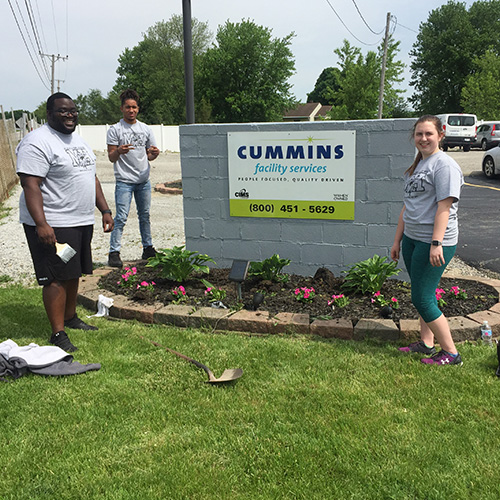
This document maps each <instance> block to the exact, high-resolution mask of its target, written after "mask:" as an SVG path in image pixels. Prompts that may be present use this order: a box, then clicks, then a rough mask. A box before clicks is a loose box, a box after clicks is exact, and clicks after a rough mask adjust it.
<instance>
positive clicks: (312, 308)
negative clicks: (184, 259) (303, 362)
mask: <svg viewBox="0 0 500 500" xmlns="http://www.w3.org/2000/svg"><path fill="white" fill-rule="evenodd" d="M136 268H137V275H136V276H137V281H136V282H137V283H141V282H142V281H147V282H151V281H154V282H155V283H156V285H155V286H154V290H153V291H147V290H137V289H136V288H135V285H134V287H130V288H124V287H123V286H120V285H118V284H117V282H118V281H120V280H121V275H122V273H123V272H124V271H122V270H120V269H117V270H113V271H111V272H110V273H109V274H108V275H106V276H104V277H102V278H101V280H100V287H101V288H104V289H106V290H108V291H110V292H113V293H115V294H120V295H126V296H128V297H130V298H131V299H132V300H134V301H137V302H143V303H145V304H149V303H152V302H161V303H163V304H166V305H168V304H171V303H172V301H173V300H174V299H175V297H174V296H173V295H172V293H171V290H172V289H173V288H174V287H176V286H178V285H179V283H176V282H173V281H170V280H166V279H163V278H159V277H158V270H155V269H152V268H147V267H145V265H144V263H140V264H137V265H136ZM229 271H230V270H229V269H211V270H210V274H209V275H205V274H200V275H197V276H195V277H194V278H193V279H190V280H188V281H186V282H185V283H182V286H184V288H185V289H186V292H187V294H186V297H187V300H186V302H185V303H186V304H187V305H192V306H194V307H209V306H210V302H209V300H208V299H207V298H206V297H205V293H204V292H205V286H204V285H203V284H202V283H201V281H200V280H199V278H204V279H206V280H207V281H209V282H210V283H211V284H213V285H214V286H215V287H216V288H222V289H223V290H225V291H226V292H227V297H226V299H225V300H224V304H225V305H226V306H227V307H229V308H231V307H237V304H238V302H240V301H239V300H238V287H237V283H235V282H232V281H229ZM287 276H288V281H287V282H283V283H272V282H270V281H262V280H258V279H255V278H249V277H247V279H246V280H245V282H244V283H242V286H241V290H242V301H241V302H242V303H243V307H245V308H247V309H253V308H254V307H253V303H252V299H253V296H254V294H255V293H258V292H261V293H263V295H264V302H263V303H262V304H261V305H260V306H259V310H266V311H269V312H270V313H271V314H277V313H279V312H295V313H308V314H309V315H310V318H311V320H314V319H316V318H341V317H342V318H350V319H351V320H352V321H353V322H354V323H356V322H357V321H358V320H359V319H361V318H379V317H380V316H381V314H380V313H381V309H380V307H379V306H377V305H374V304H372V302H371V296H369V295H365V296H361V295H352V294H351V295H349V299H350V304H349V305H348V306H347V307H345V308H335V309H334V310H332V308H331V307H330V306H328V301H329V300H330V298H331V296H332V295H333V294H335V295H338V294H340V293H343V290H342V283H343V282H344V280H343V278H342V277H336V276H334V275H333V273H332V272H330V271H329V270H327V269H325V268H321V269H318V271H317V272H316V274H315V276H314V277H312V278H306V277H303V276H298V275H295V274H289V275H287ZM121 281H123V280H121ZM452 286H458V287H460V288H461V289H465V291H466V293H467V295H468V298H467V299H465V300H462V299H457V298H455V296H454V295H453V294H452V293H450V292H449V290H450V288H451V287H452ZM301 287H307V288H311V287H312V288H314V289H315V297H314V299H313V300H312V302H308V303H303V302H299V301H297V299H296V297H295V294H294V290H295V289H296V288H301ZM440 287H441V288H443V289H445V290H446V291H447V292H448V293H447V294H446V295H445V296H444V297H443V298H444V300H445V301H446V303H447V305H446V306H444V307H442V311H443V313H444V314H445V316H447V317H453V316H465V315H467V314H471V313H474V312H477V311H483V310H485V309H489V308H490V307H492V306H493V305H494V304H496V303H497V302H498V293H497V292H496V290H495V289H494V288H493V287H491V286H489V285H485V284H483V283H480V282H478V281H473V280H461V279H449V278H443V279H442V280H441V283H440ZM381 292H382V294H383V295H384V297H385V298H386V299H389V300H390V299H391V297H396V298H397V299H398V302H399V308H398V309H395V310H393V312H392V314H391V315H390V317H391V318H392V319H393V320H394V321H395V322H398V321H399V320H400V319H413V318H415V319H416V318H417V317H418V316H417V311H416V310H415V308H414V307H413V305H412V304H411V298H410V286H409V284H408V283H406V282H404V281H400V280H396V279H389V280H387V281H386V283H385V284H384V286H383V287H382V289H381Z"/></svg>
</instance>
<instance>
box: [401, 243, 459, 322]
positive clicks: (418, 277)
mask: <svg viewBox="0 0 500 500" xmlns="http://www.w3.org/2000/svg"><path fill="white" fill-rule="evenodd" d="M456 249H457V246H456V245H453V246H446V247H445V246H443V256H444V260H445V262H446V264H445V265H444V266H439V267H434V266H432V265H431V263H430V262H429V253H430V250H431V245H430V243H424V242H423V241H417V240H413V239H411V238H408V236H406V235H403V244H402V246H401V250H402V253H403V259H404V261H405V265H406V269H407V271H408V274H409V275H410V281H411V301H412V302H413V305H414V306H415V308H416V309H417V311H418V313H419V314H420V316H421V317H422V318H423V320H424V321H425V322H426V323H430V322H431V321H434V320H435V319H438V318H439V316H441V314H442V312H441V311H440V309H439V307H438V305H437V299H436V288H437V287H438V285H439V280H440V279H441V275H442V274H443V272H444V270H445V269H446V266H447V265H448V263H449V262H450V260H451V259H452V257H453V255H455V250H456Z"/></svg>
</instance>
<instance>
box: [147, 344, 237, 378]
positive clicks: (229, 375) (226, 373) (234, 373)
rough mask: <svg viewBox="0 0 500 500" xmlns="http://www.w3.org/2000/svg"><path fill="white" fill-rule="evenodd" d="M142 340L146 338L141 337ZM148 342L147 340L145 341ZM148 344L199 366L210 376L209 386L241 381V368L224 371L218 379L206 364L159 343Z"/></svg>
mask: <svg viewBox="0 0 500 500" xmlns="http://www.w3.org/2000/svg"><path fill="white" fill-rule="evenodd" d="M141 338H142V339H144V337H142V336H141ZM144 340H146V339H144ZM148 342H151V343H152V344H153V345H155V346H157V347H161V348H162V349H165V350H167V351H168V352H171V353H172V354H175V355H176V356H179V357H180V358H182V359H185V360H186V361H189V362H190V363H193V365H195V366H197V367H198V368H201V369H202V370H203V371H204V372H205V373H206V374H207V375H208V380H206V382H207V383H208V384H221V383H225V382H232V381H233V380H237V379H239V378H240V377H241V376H242V375H243V370H242V369H241V368H229V369H227V370H224V371H223V372H222V375H221V376H220V377H218V378H217V377H216V376H215V375H214V374H213V372H212V370H210V368H209V367H208V366H205V365H204V364H202V363H200V362H199V361H196V360H194V359H191V358H188V357H187V356H185V355H184V354H181V353H180V352H177V351H174V350H173V349H170V348H169V347H165V346H163V345H161V344H159V343H158V342H154V341H153V340H149V341H148Z"/></svg>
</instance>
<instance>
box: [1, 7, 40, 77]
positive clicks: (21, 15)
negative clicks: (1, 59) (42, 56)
mask: <svg viewBox="0 0 500 500" xmlns="http://www.w3.org/2000/svg"><path fill="white" fill-rule="evenodd" d="M9 3H10V1H9ZM16 7H17V10H18V12H19V17H20V18H21V20H22V22H23V25H24V30H25V33H26V36H27V38H28V41H29V43H30V45H31V48H32V50H33V54H37V49H36V48H35V45H34V43H33V40H32V38H31V36H30V31H29V29H28V26H26V21H25V19H24V16H23V13H22V11H21V7H19V3H18V1H17V0H16ZM11 10H12V13H13V14H14V19H15V20H16V23H17V26H18V29H19V32H20V33H21V36H23V34H22V29H21V26H20V25H19V22H18V20H17V17H16V14H15V12H14V11H13V9H12V5H11ZM23 40H24V41H25V45H26V49H27V50H28V53H29V48H28V47H27V44H26V39H25V38H24V36H23ZM30 56H31V54H30ZM35 58H36V56H35ZM32 60H33V57H32ZM37 60H38V58H37ZM38 64H39V65H40V66H41V67H42V69H43V70H44V71H45V76H46V78H47V80H48V79H49V71H48V68H47V66H46V65H45V64H44V62H43V61H41V60H38Z"/></svg>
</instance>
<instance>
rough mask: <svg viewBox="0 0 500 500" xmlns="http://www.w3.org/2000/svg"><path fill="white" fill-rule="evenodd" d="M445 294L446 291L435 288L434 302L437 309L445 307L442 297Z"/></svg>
mask: <svg viewBox="0 0 500 500" xmlns="http://www.w3.org/2000/svg"><path fill="white" fill-rule="evenodd" d="M445 294H446V290H445V289H444V288H436V300H437V303H438V306H439V307H444V306H445V305H446V302H445V300H444V299H443V296H444V295H445Z"/></svg>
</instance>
